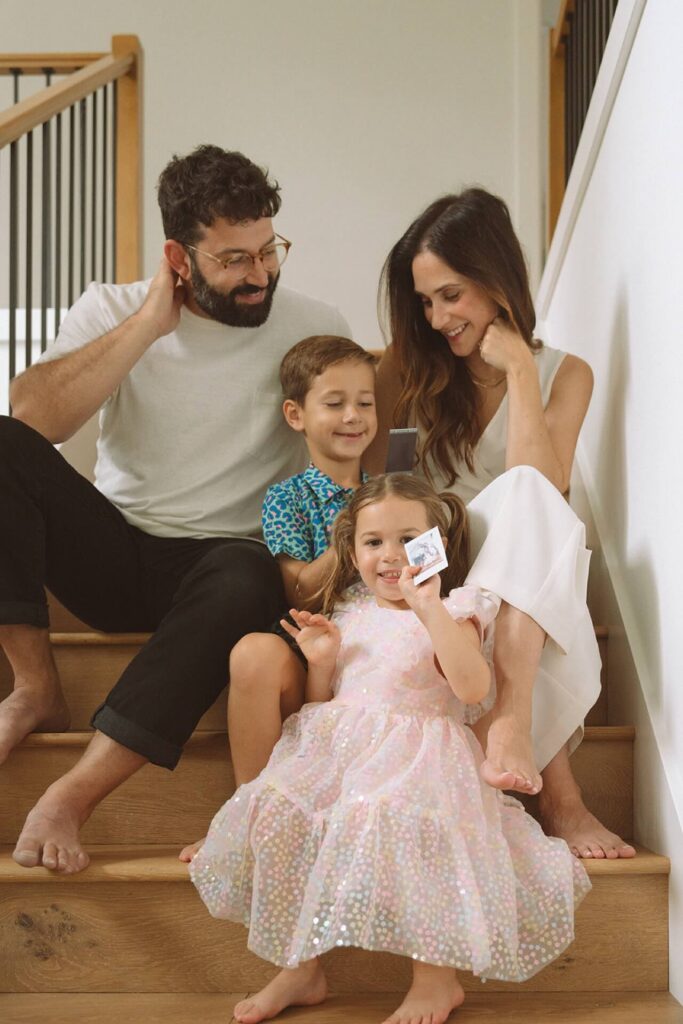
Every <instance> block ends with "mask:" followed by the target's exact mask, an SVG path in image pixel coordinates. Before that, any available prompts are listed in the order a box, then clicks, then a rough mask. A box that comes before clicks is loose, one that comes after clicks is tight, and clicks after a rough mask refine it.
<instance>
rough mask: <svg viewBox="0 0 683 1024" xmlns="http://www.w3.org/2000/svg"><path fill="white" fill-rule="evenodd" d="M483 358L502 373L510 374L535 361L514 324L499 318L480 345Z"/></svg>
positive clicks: (489, 327)
mask: <svg viewBox="0 0 683 1024" xmlns="http://www.w3.org/2000/svg"><path fill="white" fill-rule="evenodd" d="M479 353H480V355H481V358H482V359H483V360H484V362H485V363H487V364H488V365H489V366H493V367H494V368H495V369H496V370H500V371H501V372H502V373H510V372H511V371H514V370H517V369H519V368H521V367H522V366H524V365H525V363H526V362H527V361H528V360H530V359H531V360H533V356H532V354H531V350H530V348H529V346H528V345H527V344H526V342H525V341H524V338H523V337H522V336H521V334H519V333H518V332H517V331H516V330H515V328H514V327H513V326H512V324H509V323H507V322H506V321H505V320H503V318H502V317H500V316H497V317H496V318H495V320H492V321H491V323H490V324H489V326H488V327H487V328H486V332H485V334H484V337H483V338H482V339H481V341H480V343H479Z"/></svg>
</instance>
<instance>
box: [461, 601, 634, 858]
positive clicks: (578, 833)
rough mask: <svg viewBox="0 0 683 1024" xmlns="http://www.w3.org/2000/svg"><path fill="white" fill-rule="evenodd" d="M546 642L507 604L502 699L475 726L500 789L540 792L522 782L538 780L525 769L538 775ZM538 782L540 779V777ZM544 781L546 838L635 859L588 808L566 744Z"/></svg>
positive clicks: (499, 677) (487, 771)
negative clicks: (539, 694) (540, 673)
mask: <svg viewBox="0 0 683 1024" xmlns="http://www.w3.org/2000/svg"><path fill="white" fill-rule="evenodd" d="M544 638H545V634H544V633H543V631H542V630H541V628H540V626H538V625H537V624H536V623H535V622H534V621H533V619H530V618H529V616H528V615H525V614H524V613H523V612H520V611H518V610H517V609H516V608H512V607H511V606H510V605H506V604H503V606H502V608H501V611H500V614H499V617H498V622H497V625H496V641H495V647H494V664H495V668H496V686H497V688H498V696H497V698H496V703H495V705H494V707H493V708H492V709H491V711H490V712H489V713H488V714H487V715H485V716H484V717H483V718H481V719H480V720H479V721H478V722H477V723H476V724H475V726H474V732H475V735H476V736H477V739H478V740H479V742H480V743H481V745H482V747H483V749H484V750H485V751H486V760H485V761H484V764H483V765H482V769H481V773H482V777H483V778H484V780H485V781H486V782H488V783H489V785H491V786H495V787H496V788H498V789H515V790H518V791H519V792H527V793H537V792H538V791H539V789H540V786H538V785H537V788H535V789H533V788H525V787H524V785H523V780H524V779H529V780H531V779H532V778H533V777H534V776H532V775H530V774H527V771H528V768H527V765H532V766H533V769H534V771H535V768H536V766H535V762H534V760H533V750H532V747H531V737H530V726H531V695H532V691H533V679H534V677H535V675H536V671H537V669H538V662H539V660H540V656H541V651H542V649H543V641H544ZM534 661H535V664H534ZM513 776H514V778H515V782H516V784H513V782H512V778H513ZM535 778H536V780H538V773H536V775H535ZM540 778H541V779H542V786H543V788H542V790H541V795H540V798H539V812H540V817H541V821H542V823H543V828H544V831H545V832H546V834H547V835H550V836H559V837H560V839H564V840H565V842H566V843H567V845H568V846H569V848H570V850H571V851H572V853H573V854H574V856H576V857H586V858H590V857H595V858H604V857H607V858H609V859H612V860H613V859H616V858H617V857H634V856H635V852H636V851H635V849H634V848H633V847H632V846H631V845H630V844H629V843H625V842H624V840H623V839H621V837H620V836H618V835H616V834H615V833H614V832H610V830H609V829H607V828H605V826H604V825H602V824H601V822H600V821H598V819H597V818H596V817H595V815H594V814H591V812H590V811H589V810H588V808H587V807H586V805H585V804H584V802H583V798H582V796H581V790H580V789H579V787H578V785H577V782H576V779H575V778H574V773H573V772H572V769H571V765H570V763H569V752H568V748H567V746H566V745H564V746H562V747H561V749H560V750H559V751H558V753H557V754H556V755H555V757H553V758H552V760H551V761H549V763H548V764H547V765H546V766H545V768H544V769H543V771H542V772H541V776H540ZM520 783H522V784H520Z"/></svg>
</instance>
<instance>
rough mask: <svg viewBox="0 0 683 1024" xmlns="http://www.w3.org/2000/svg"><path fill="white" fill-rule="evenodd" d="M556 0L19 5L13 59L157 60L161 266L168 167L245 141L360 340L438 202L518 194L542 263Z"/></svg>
mask: <svg viewBox="0 0 683 1024" xmlns="http://www.w3.org/2000/svg"><path fill="white" fill-rule="evenodd" d="M540 26H541V3H540V0H512V2H508V0H420V2H419V3H417V2H415V0H265V2H264V0H262V2H261V3H259V4H256V5H255V4H250V3H245V2H244V0H239V2H238V0H201V2H199V3H195V4H192V5H190V4H187V3H186V2H180V0H164V3H162V4H157V3H152V2H151V0H146V2H145V0H117V2H116V3H111V2H110V0H106V2H105V0H60V2H59V3H54V2H49V0H3V4H2V48H3V50H4V51H5V52H10V53H11V52H36V51H41V50H47V51H64V50H65V51H68V50H71V51H73V50H76V51H78V50H86V51H92V50H106V49H108V48H109V40H110V37H111V35H112V34H117V33H136V34H137V35H138V36H139V37H140V40H141V42H142V46H143V48H144V51H145V69H144V87H145V115H144V193H145V257H144V262H145V271H146V273H148V274H151V273H152V272H153V270H154V268H155V266H156V263H157V260H158V253H159V251H160V246H161V242H162V232H161V226H160V222H159V217H158V212H157V209H156V202H155V191H154V190H155V182H156V179H157V176H158V173H159V171H160V170H161V168H162V167H163V166H164V164H165V163H166V162H167V161H168V159H169V158H170V156H171V155H172V154H173V153H185V152H187V151H188V150H190V149H191V148H192V147H194V146H195V145H197V144H199V143H201V142H207V141H211V142H215V143H218V144H220V145H223V146H225V147H227V148H236V149H241V150H243V151H244V152H245V153H247V154H248V155H249V156H250V157H252V159H254V160H256V161H258V162H261V163H263V164H266V165H267V166H268V167H269V168H270V169H271V171H272V173H273V174H274V175H275V176H276V177H277V178H278V180H279V181H280V182H281V184H282V186H283V193H284V206H283V210H282V212H281V214H280V216H279V218H278V227H279V229H280V230H281V232H282V234H284V235H285V236H286V237H288V238H291V239H293V240H294V242H295V248H294V249H293V252H292V255H291V256H290V260H289V262H288V265H287V267H286V270H285V272H284V277H285V278H286V280H287V282H288V283H289V284H290V285H291V286H293V287H296V288H299V289H302V290H305V291H308V292H310V293H311V294H314V295H317V296H319V297H321V298H324V299H326V300H328V301H330V302H333V303H334V304H336V305H338V306H339V307H340V309H341V310H342V311H343V312H344V313H345V315H346V316H347V317H348V319H349V321H350V323H351V326H352V330H353V333H354V335H355V336H356V338H357V339H358V340H359V341H361V342H362V343H365V344H367V345H368V346H371V347H372V346H377V345H378V344H380V340H381V339H380V335H379V331H378V328H377V323H376V315H375V295H376V286H377V280H378V276H379V271H380V268H381V265H382V262H383V260H384V258H385V256H386V254H387V251H388V249H389V248H390V246H391V245H392V243H393V242H394V241H395V240H396V238H397V237H398V236H399V234H400V233H401V232H402V231H403V230H404V228H405V227H406V226H407V224H408V223H409V221H410V220H411V219H412V218H413V217H414V216H416V215H417V213H418V212H419V211H420V209H421V208H422V207H423V206H424V205H425V204H426V203H427V202H429V201H430V200H431V199H433V198H435V197H436V196H437V195H439V194H441V193H443V192H446V191H451V190H457V189H459V188H460V187H461V186H463V185H465V184H469V183H475V182H476V183H481V184H482V185H484V186H485V187H487V188H489V189H491V190H493V191H496V192H498V193H500V194H501V195H503V196H504V197H505V198H506V200H507V201H508V202H509V203H510V204H511V208H512V213H513V217H514V219H515V221H516V223H517V225H518V228H519V231H520V235H521V237H522V241H523V243H524V245H525V247H526V249H527V252H528V255H529V259H530V263H531V265H532V269H533V272H534V276H535V278H536V280H537V279H538V276H539V272H540V258H541V236H542V223H541V209H542V192H543V189H542V183H541V175H542V171H541V156H540V154H541V150H540V146H539V133H540V130H541V128H540V116H539V110H540V106H539V104H540V103H541V97H540V91H539V90H540V88H541V85H540V82H541V78H540V70H539V68H540V62H541V60H542V58H543V55H544V52H545V50H544V48H543V46H542V43H541V28H540Z"/></svg>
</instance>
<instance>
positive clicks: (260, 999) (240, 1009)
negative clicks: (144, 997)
mask: <svg viewBox="0 0 683 1024" xmlns="http://www.w3.org/2000/svg"><path fill="white" fill-rule="evenodd" d="M326 998H327V979H326V978H325V974H324V972H323V969H322V967H321V966H320V961H319V960H317V959H316V960H307V961H306V963H303V964H299V966H298V967H295V968H294V969H293V970H289V969H287V968H285V969H284V970H282V971H280V973H279V974H278V975H276V976H275V977H274V978H273V980H272V981H270V982H268V984H267V985H266V987H265V988H262V989H261V991H260V992H257V993H256V995H254V996H247V998H246V999H242V1001H241V1002H239V1003H238V1004H237V1006H236V1007H235V1009H234V1010H233V1014H234V1017H235V1020H236V1021H239V1024H258V1021H261V1020H270V1019H271V1017H276V1016H277V1015H278V1013H281V1012H282V1011H283V1010H284V1009H285V1008H286V1007H287V1006H316V1005H317V1004H318V1003H322V1002H323V1001H324V1000H325V999H326ZM445 1019H446V1018H445V1017H444V1020H445Z"/></svg>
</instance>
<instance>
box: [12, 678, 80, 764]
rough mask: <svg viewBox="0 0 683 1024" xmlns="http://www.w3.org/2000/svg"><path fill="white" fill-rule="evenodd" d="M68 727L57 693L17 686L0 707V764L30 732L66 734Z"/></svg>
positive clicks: (64, 711) (69, 719) (62, 699)
mask: <svg viewBox="0 0 683 1024" xmlns="http://www.w3.org/2000/svg"><path fill="white" fill-rule="evenodd" d="M70 724H71V716H70V715H69V709H68V707H67V706H66V703H65V702H64V698H63V697H62V694H61V690H59V688H58V689H57V690H56V691H54V690H53V691H50V690H46V691H41V690H35V689H33V688H31V687H28V686H17V687H15V689H14V691H13V692H12V693H10V695H9V696H8V697H5V699H4V700H3V701H2V702H1V703H0V764H2V763H3V762H4V761H6V760H7V758H8V756H9V754H10V752H11V751H12V750H13V749H14V747H16V746H17V744H19V743H21V741H22V740H23V739H24V737H26V736H28V734H29V733H30V732H66V730H67V729H68V728H69V725H70Z"/></svg>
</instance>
